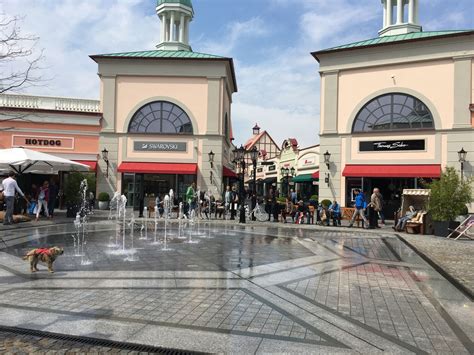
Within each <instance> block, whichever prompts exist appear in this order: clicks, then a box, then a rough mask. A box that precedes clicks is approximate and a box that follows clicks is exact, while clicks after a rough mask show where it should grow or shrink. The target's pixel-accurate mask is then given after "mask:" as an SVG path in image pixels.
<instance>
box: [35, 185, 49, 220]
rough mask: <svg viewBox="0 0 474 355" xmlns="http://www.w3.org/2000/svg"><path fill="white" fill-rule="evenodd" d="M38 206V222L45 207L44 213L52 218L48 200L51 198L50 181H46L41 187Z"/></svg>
mask: <svg viewBox="0 0 474 355" xmlns="http://www.w3.org/2000/svg"><path fill="white" fill-rule="evenodd" d="M37 200H38V208H37V210H36V222H38V221H39V216H40V213H41V210H42V209H43V208H44V213H45V214H46V217H48V218H51V216H50V215H49V211H48V200H49V183H48V181H45V182H44V183H43V186H41V187H40V189H39V191H38V198H37Z"/></svg>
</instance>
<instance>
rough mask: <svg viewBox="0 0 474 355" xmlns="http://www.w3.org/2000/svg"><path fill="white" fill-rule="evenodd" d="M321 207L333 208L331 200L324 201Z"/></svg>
mask: <svg viewBox="0 0 474 355" xmlns="http://www.w3.org/2000/svg"><path fill="white" fill-rule="evenodd" d="M321 205H322V206H323V207H324V208H329V206H331V200H328V199H326V200H322V201H321Z"/></svg>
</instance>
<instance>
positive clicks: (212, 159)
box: [207, 150, 216, 184]
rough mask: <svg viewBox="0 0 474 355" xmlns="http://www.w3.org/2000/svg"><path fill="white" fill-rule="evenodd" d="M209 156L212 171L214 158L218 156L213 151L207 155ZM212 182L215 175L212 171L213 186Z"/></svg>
mask: <svg viewBox="0 0 474 355" xmlns="http://www.w3.org/2000/svg"><path fill="white" fill-rule="evenodd" d="M207 155H208V156H209V163H210V164H211V169H214V156H215V155H216V154H215V153H214V152H213V151H212V150H211V151H210V152H209V153H207ZM212 180H213V174H212V170H211V184H213V182H212Z"/></svg>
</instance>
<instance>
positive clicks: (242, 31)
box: [199, 17, 269, 56]
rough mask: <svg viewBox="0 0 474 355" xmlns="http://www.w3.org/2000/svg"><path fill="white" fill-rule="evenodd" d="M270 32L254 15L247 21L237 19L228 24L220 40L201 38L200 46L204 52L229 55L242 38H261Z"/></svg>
mask: <svg viewBox="0 0 474 355" xmlns="http://www.w3.org/2000/svg"><path fill="white" fill-rule="evenodd" d="M267 34H269V30H268V27H267V26H266V25H265V23H264V21H263V20H262V19H261V18H260V17H252V18H251V19H249V20H246V21H236V22H232V23H230V24H228V25H227V29H226V32H225V33H224V34H223V36H222V38H219V41H218V42H216V41H206V40H205V39H204V38H201V40H202V42H201V43H199V48H200V50H201V51H202V52H204V53H215V54H219V55H222V56H229V55H230V54H231V53H232V51H234V50H235V47H236V45H237V44H238V43H239V41H241V40H245V39H248V38H259V37H264V36H265V35H267Z"/></svg>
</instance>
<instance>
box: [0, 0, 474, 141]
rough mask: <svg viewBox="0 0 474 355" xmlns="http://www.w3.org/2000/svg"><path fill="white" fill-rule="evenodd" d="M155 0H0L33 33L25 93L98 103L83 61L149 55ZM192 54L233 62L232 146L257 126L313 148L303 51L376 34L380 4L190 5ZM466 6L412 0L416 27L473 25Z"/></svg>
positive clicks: (314, 95) (311, 89)
mask: <svg viewBox="0 0 474 355" xmlns="http://www.w3.org/2000/svg"><path fill="white" fill-rule="evenodd" d="M155 5H156V0H0V10H1V12H2V13H3V14H4V15H7V16H20V17H22V23H21V29H22V31H23V32H24V33H27V34H31V35H35V36H38V37H39V40H38V43H37V44H36V50H43V53H44V59H43V61H42V64H41V65H42V68H43V69H42V76H43V77H44V78H45V79H47V80H45V82H44V83H42V84H41V85H40V86H37V87H30V88H28V89H27V91H26V92H25V93H31V94H37V95H50V96H64V97H79V98H92V99H99V98H100V97H99V84H100V83H99V78H98V76H97V64H96V63H95V62H93V61H92V60H91V59H90V58H89V55H91V54H101V53H113V52H122V51H123V52H126V51H134V50H137V51H139V50H151V49H155V46H156V45H157V44H158V41H159V38H160V22H159V19H158V17H157V16H156V13H155ZM193 6H194V11H195V18H194V20H193V21H192V23H191V28H190V43H191V46H192V48H193V50H194V51H195V52H202V53H209V54H216V55H221V56H228V57H232V58H233V59H234V62H235V70H236V76H237V84H238V88H239V92H238V93H237V94H234V96H233V105H232V124H233V132H234V136H235V141H234V143H235V144H236V145H239V144H241V143H244V142H245V141H246V140H247V139H248V138H249V137H250V136H251V134H252V127H253V126H254V125H255V123H258V124H259V126H260V127H261V128H262V129H265V130H267V131H268V132H269V133H270V135H271V136H272V137H273V138H274V140H275V141H276V142H277V144H281V143H282V142H283V140H285V139H287V138H296V139H297V140H298V142H299V145H300V147H302V148H303V147H306V146H310V145H314V144H317V143H319V138H318V133H319V112H320V87H319V86H320V79H319V73H318V63H317V62H316V60H315V59H314V58H313V57H312V56H311V55H310V52H313V51H317V50H321V49H325V48H329V47H332V46H335V45H340V44H345V43H350V42H354V41H358V40H364V39H368V38H374V37H377V36H378V34H377V32H378V30H379V29H380V28H381V26H382V5H381V2H380V0H331V1H328V0H193ZM473 13H474V0H450V1H444V0H420V23H421V25H422V26H423V30H424V31H433V30H445V29H473V28H474V16H472V14H473Z"/></svg>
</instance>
